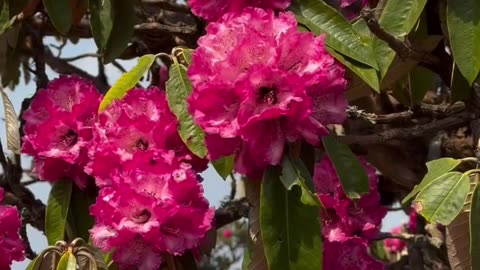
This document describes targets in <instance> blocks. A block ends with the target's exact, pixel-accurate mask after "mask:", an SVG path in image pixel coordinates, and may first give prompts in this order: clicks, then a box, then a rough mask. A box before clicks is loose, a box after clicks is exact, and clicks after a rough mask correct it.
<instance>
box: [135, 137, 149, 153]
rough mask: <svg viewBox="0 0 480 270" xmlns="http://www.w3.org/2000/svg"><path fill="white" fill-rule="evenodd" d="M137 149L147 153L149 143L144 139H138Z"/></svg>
mask: <svg viewBox="0 0 480 270" xmlns="http://www.w3.org/2000/svg"><path fill="white" fill-rule="evenodd" d="M135 148H137V149H138V150H141V151H146V150H147V149H148V142H147V141H145V140H143V139H138V140H137V142H135Z"/></svg>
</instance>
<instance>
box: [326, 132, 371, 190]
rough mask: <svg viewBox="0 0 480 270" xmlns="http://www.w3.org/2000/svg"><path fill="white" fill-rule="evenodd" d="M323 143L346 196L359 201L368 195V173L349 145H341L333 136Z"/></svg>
mask: <svg viewBox="0 0 480 270" xmlns="http://www.w3.org/2000/svg"><path fill="white" fill-rule="evenodd" d="M322 141H323V146H325V151H326V152H327V154H328V156H329V157H330V160H331V161H332V163H333V166H334V167H335V171H336V172H337V175H338V177H339V178H340V182H341V183H342V187H343V190H344V191H345V194H347V196H348V197H349V198H351V199H358V198H360V195H362V194H367V193H368V192H369V191H370V188H369V184H368V176H367V173H366V172H365V169H364V168H363V165H362V163H360V161H359V160H358V159H357V157H356V156H355V155H354V154H353V153H352V150H350V148H349V147H348V146H347V145H345V144H342V143H339V142H338V141H337V139H335V137H333V136H327V137H323V138H322Z"/></svg>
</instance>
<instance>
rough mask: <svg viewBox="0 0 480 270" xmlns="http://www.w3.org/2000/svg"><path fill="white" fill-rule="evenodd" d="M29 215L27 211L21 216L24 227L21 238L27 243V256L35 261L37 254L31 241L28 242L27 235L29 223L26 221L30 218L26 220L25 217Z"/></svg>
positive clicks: (22, 227) (21, 228) (21, 229)
mask: <svg viewBox="0 0 480 270" xmlns="http://www.w3.org/2000/svg"><path fill="white" fill-rule="evenodd" d="M25 215H28V214H26V213H25V211H22V213H21V216H22V226H21V227H20V231H19V233H20V236H21V237H22V240H23V242H24V243H25V256H26V257H27V258H28V259H30V260H33V259H35V257H37V254H36V253H35V252H34V251H33V250H32V246H31V245H30V241H29V240H28V235H27V222H25V221H24V220H28V218H25V217H24V216H25Z"/></svg>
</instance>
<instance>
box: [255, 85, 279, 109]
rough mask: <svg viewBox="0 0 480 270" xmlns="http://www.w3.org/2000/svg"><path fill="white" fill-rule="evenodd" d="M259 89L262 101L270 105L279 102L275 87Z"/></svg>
mask: <svg viewBox="0 0 480 270" xmlns="http://www.w3.org/2000/svg"><path fill="white" fill-rule="evenodd" d="M258 91H259V98H260V101H261V102H262V103H267V104H270V105H273V104H276V103H277V94H276V93H275V88H274V87H266V86H263V87H260V89H258Z"/></svg>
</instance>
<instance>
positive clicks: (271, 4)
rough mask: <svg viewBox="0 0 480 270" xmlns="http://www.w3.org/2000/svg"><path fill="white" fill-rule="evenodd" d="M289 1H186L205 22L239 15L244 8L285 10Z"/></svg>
mask: <svg viewBox="0 0 480 270" xmlns="http://www.w3.org/2000/svg"><path fill="white" fill-rule="evenodd" d="M290 1H291V0H188V5H189V6H190V7H191V8H192V12H193V14H195V15H196V16H198V17H202V18H203V19H205V20H207V21H217V20H218V19H220V18H221V17H222V16H223V15H224V14H226V13H228V16H231V15H234V14H238V13H241V11H242V10H243V9H244V8H245V7H258V8H263V9H274V10H285V9H286V8H287V7H288V6H289V5H290Z"/></svg>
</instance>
